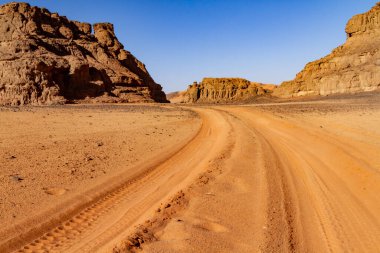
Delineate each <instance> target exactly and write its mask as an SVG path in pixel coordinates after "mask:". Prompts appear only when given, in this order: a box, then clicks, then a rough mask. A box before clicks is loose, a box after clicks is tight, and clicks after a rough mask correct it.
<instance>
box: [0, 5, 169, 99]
mask: <svg viewBox="0 0 380 253" xmlns="http://www.w3.org/2000/svg"><path fill="white" fill-rule="evenodd" d="M98 97H99V98H101V99H96V98H98ZM81 99H86V101H87V100H88V99H93V100H94V101H101V102H167V100H166V96H165V93H164V92H163V91H162V88H161V86H160V85H159V84H157V83H155V82H154V80H153V79H152V78H151V76H150V75H149V73H148V71H147V70H146V68H145V66H144V65H143V64H142V63H141V62H140V61H138V60H137V59H136V58H135V57H134V56H133V55H132V54H131V53H129V52H128V51H125V50H123V45H122V44H121V43H120V42H119V41H118V40H117V38H116V36H115V33H114V30H113V25H112V24H109V23H102V24H95V25H94V34H91V25H90V24H87V23H81V22H77V21H70V20H68V19H67V18H66V17H64V16H59V15H58V14H57V13H50V12H49V11H48V10H46V9H41V8H38V7H31V6H30V5H29V4H27V3H9V4H5V5H2V6H0V105H23V104H57V103H65V102H66V101H68V100H71V101H80V100H81Z"/></svg>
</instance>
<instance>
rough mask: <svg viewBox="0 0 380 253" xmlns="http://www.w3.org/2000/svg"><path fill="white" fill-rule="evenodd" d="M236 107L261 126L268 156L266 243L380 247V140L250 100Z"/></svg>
mask: <svg viewBox="0 0 380 253" xmlns="http://www.w3.org/2000/svg"><path fill="white" fill-rule="evenodd" d="M228 111H230V112H231V113H233V114H234V115H236V116H237V117H238V118H239V119H240V120H241V121H242V122H244V124H246V125H247V126H248V127H249V128H250V129H254V131H255V134H256V136H257V138H258V140H259V153H261V155H262V160H263V161H265V167H266V182H267V184H266V192H265V194H264V196H265V199H264V201H265V202H266V203H267V204H266V205H265V207H264V209H265V210H262V213H266V219H265V222H264V223H265V224H266V226H267V228H268V229H267V232H266V233H265V235H266V242H264V249H265V251H272V252H273V251H275V252H280V251H282V252H283V251H294V252H378V251H379V249H380V243H379V239H380V218H379V215H378V214H379V211H380V197H379V194H378V193H379V190H380V184H379V182H380V174H379V168H380V167H379V161H380V160H379V154H380V147H379V146H374V145H369V144H366V143H360V142H355V141H352V140H350V139H345V138H339V137H337V136H335V135H332V134H329V133H328V132H326V131H324V130H322V129H315V128H311V127H308V126H307V125H297V124H294V123H290V122H287V121H286V120H282V119H278V118H274V117H273V116H271V115H270V114H267V113H262V112H257V111H255V110H253V109H250V108H247V109H246V108H243V109H242V108H234V109H228ZM378 138H380V136H378ZM272 210H276V212H271V211H272Z"/></svg>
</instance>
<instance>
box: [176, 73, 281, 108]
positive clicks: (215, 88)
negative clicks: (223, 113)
mask: <svg viewBox="0 0 380 253" xmlns="http://www.w3.org/2000/svg"><path fill="white" fill-rule="evenodd" d="M273 88H274V86H273V85H267V86H264V85H263V84H261V83H255V82H250V81H248V80H245V79H242V78H204V79H203V80H202V82H201V83H199V84H198V83H197V82H194V83H193V84H192V85H189V87H188V89H187V90H186V92H179V93H177V94H176V95H174V96H171V98H172V99H173V101H175V102H182V103H195V102H201V103H215V102H231V101H242V100H246V99H249V98H252V97H256V96H259V95H263V94H266V93H268V94H269V93H271V90H272V89H273ZM179 96H180V97H179Z"/></svg>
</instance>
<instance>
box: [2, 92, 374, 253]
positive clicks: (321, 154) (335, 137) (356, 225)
mask: <svg viewBox="0 0 380 253" xmlns="http://www.w3.org/2000/svg"><path fill="white" fill-rule="evenodd" d="M379 101H380V95H379V93H370V94H368V95H357V96H353V97H342V98H334V99H323V100H317V101H310V102H289V103H277V104H263V105H218V106H216V105H199V106H180V105H176V106H174V105H144V106H143V105H112V106H111V105H97V106H94V105H72V106H71V105H70V106H62V107H21V108H2V109H1V111H0V120H1V124H0V147H1V155H0V162H1V163H0V164H1V170H0V182H1V188H0V208H1V209H0V223H1V224H2V226H1V228H0V229H1V230H0V252H13V251H15V252H115V253H116V252H136V251H137V252H140V251H142V252H379V251H380V216H379V213H380V194H379V193H380V174H379V172H380V155H379V154H380V103H379Z"/></svg>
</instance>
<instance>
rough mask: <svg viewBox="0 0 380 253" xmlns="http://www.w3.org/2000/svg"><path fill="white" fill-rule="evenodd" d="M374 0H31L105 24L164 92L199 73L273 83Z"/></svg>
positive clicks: (340, 35) (316, 54) (325, 49)
mask: <svg viewBox="0 0 380 253" xmlns="http://www.w3.org/2000/svg"><path fill="white" fill-rule="evenodd" d="M377 1H379V0H108V1H104V0H75V1H74V0H58V1H56V0H33V1H28V2H29V3H30V4H31V5H37V6H43V7H46V8H48V9H49V10H50V11H51V12H58V13H59V14H60V15H65V16H67V17H68V18H69V19H74V20H79V21H84V22H89V23H95V22H105V21H107V22H111V23H113V24H114V25H115V30H116V34H117V36H118V38H119V40H120V41H121V42H122V43H123V44H124V46H125V48H126V49H127V50H129V51H131V52H132V53H133V54H134V55H135V56H136V57H137V58H138V59H140V60H141V61H142V62H144V63H145V64H146V66H147V68H148V71H149V72H150V74H151V75H152V77H153V78H154V79H155V80H156V82H158V83H161V84H162V85H163V87H164V90H165V91H166V92H170V91H175V90H183V89H185V88H186V87H187V85H188V84H190V83H192V82H193V81H200V80H201V79H202V78H203V77H208V76H210V77H243V78H247V79H249V80H251V81H258V82H263V83H275V84H278V83H280V82H281V81H285V80H290V79H293V78H294V76H295V75H296V73H298V72H299V71H300V70H301V69H302V68H303V67H304V65H305V64H306V63H307V62H309V61H312V60H316V59H318V58H321V57H323V56H324V55H326V54H328V53H329V52H330V51H331V50H332V49H333V48H335V47H337V46H338V45H340V44H342V43H343V42H344V41H345V39H346V35H345V32H344V28H345V25H346V22H347V21H348V19H349V18H350V17H352V16H353V15H355V14H358V13H363V12H365V11H367V10H369V9H370V8H371V7H372V6H374V5H375V3H376V2H377ZM6 2H7V1H2V0H0V3H1V4H3V3H6Z"/></svg>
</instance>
